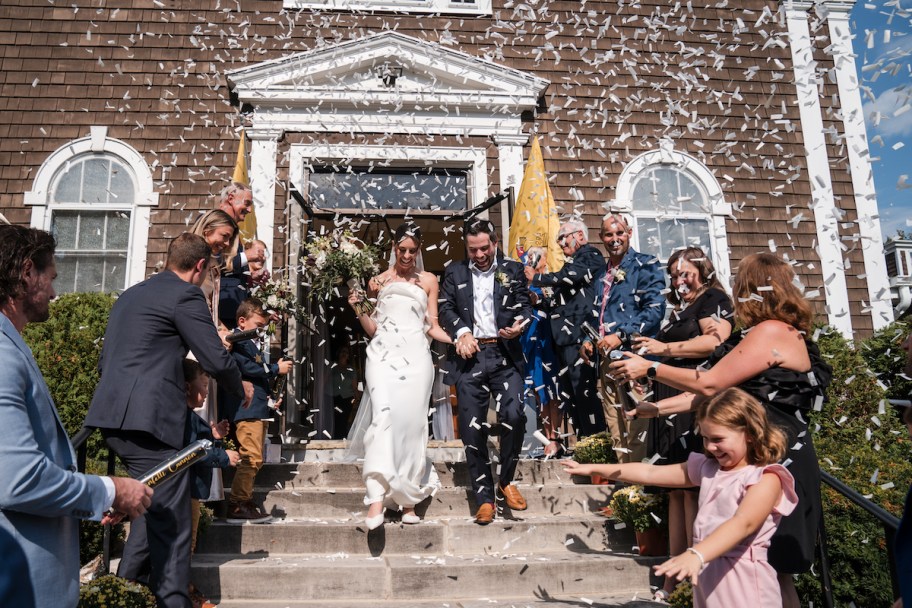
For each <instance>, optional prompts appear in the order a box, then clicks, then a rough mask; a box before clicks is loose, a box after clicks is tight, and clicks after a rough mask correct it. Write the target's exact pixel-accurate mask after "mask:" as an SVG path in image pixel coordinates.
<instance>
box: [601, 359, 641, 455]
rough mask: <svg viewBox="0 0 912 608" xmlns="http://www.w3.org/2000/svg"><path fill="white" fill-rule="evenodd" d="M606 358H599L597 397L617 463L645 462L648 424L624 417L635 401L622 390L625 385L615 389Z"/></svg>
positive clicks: (615, 385) (608, 361) (616, 386)
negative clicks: (625, 410)
mask: <svg viewBox="0 0 912 608" xmlns="http://www.w3.org/2000/svg"><path fill="white" fill-rule="evenodd" d="M610 363H611V361H610V360H609V359H608V357H602V358H601V364H600V369H599V372H600V373H599V376H600V379H601V382H600V383H599V384H600V387H599V397H600V398H601V400H602V409H603V410H604V412H605V422H606V423H607V424H608V432H610V433H611V442H612V443H613V444H614V452H615V454H617V459H618V462H642V461H644V460H645V459H646V431H647V429H648V428H649V420H646V419H637V420H631V419H629V418H627V417H626V416H625V415H624V409H625V408H632V407H633V404H634V403H635V401H634V399H633V398H632V397H631V396H630V395H629V394H628V393H627V391H626V390H625V389H626V388H627V385H626V384H622V385H620V386H618V385H617V384H616V383H615V382H614V381H613V380H612V379H611V378H610V377H609V376H608V372H609V371H610V369H609V368H608V365H609V364H610Z"/></svg>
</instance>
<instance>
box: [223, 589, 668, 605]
mask: <svg viewBox="0 0 912 608" xmlns="http://www.w3.org/2000/svg"><path fill="white" fill-rule="evenodd" d="M651 595H652V592H651V591H650V592H645V593H634V594H632V595H631V594H627V595H611V596H599V597H592V596H589V597H586V596H582V595H576V596H567V595H563V596H561V597H553V596H544V597H537V598H534V599H530V598H497V599H494V598H480V599H477V600H457V601H449V600H448V601H440V600H436V601H429V602H420V601H415V602H410V601H406V602H403V601H402V600H388V601H378V600H361V601H358V600H350V601H341V602H334V601H331V602H327V601H325V600H315V601H296V602H288V601H285V600H281V601H263V600H249V601H247V600H227V601H222V602H220V603H219V608H317V607H319V608H656V607H657V606H667V604H663V603H659V602H653V601H652V600H650V599H646V598H649V597H651Z"/></svg>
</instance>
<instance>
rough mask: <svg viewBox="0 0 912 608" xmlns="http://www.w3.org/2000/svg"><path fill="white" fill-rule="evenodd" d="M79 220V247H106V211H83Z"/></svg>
mask: <svg viewBox="0 0 912 608" xmlns="http://www.w3.org/2000/svg"><path fill="white" fill-rule="evenodd" d="M80 215H81V221H80V222H79V239H78V241H77V247H78V248H79V249H104V224H105V215H106V214H105V213H82V214H80Z"/></svg>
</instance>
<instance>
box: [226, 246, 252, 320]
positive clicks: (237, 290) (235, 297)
mask: <svg viewBox="0 0 912 608" xmlns="http://www.w3.org/2000/svg"><path fill="white" fill-rule="evenodd" d="M243 251H244V247H243V245H241V243H240V240H238V247H237V251H236V252H235V254H234V258H233V259H232V260H231V262H232V266H231V268H232V269H231V271H230V272H229V271H227V270H222V278H221V281H219V321H221V322H222V324H223V325H224V326H225V327H228V328H229V329H233V328H235V327H237V318H236V317H237V309H238V306H240V305H241V302H243V301H244V300H246V299H247V298H248V296H249V294H248V293H247V276H248V271H247V270H246V266H245V265H243V264H241V252H243Z"/></svg>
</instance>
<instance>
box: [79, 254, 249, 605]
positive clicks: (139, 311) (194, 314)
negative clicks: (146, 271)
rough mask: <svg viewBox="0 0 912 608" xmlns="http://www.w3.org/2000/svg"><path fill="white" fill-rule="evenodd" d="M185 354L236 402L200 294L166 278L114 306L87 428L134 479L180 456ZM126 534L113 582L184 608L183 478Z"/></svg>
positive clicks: (224, 354) (236, 375)
mask: <svg viewBox="0 0 912 608" xmlns="http://www.w3.org/2000/svg"><path fill="white" fill-rule="evenodd" d="M190 350H192V351H193V354H194V355H195V356H196V358H197V360H198V361H199V363H200V365H201V366H202V367H203V369H204V370H206V372H208V373H209V375H211V376H213V377H214V378H215V379H216V380H217V381H218V383H219V384H220V385H221V386H223V387H224V388H225V389H226V390H228V391H229V392H233V393H235V394H237V395H242V394H243V391H244V389H243V386H242V384H241V374H240V371H239V370H238V368H237V365H235V363H234V360H233V359H232V358H231V356H230V355H229V354H228V351H226V350H225V347H224V346H222V341H221V339H220V338H219V336H218V332H217V331H216V329H215V325H213V323H212V316H211V314H210V312H209V307H208V306H207V305H206V300H205V298H204V296H203V291H202V290H201V289H200V288H199V287H197V286H196V285H192V284H190V283H188V282H186V281H184V280H183V279H181V278H180V277H179V276H177V275H176V274H175V273H173V272H171V271H170V270H165V271H162V272H160V273H158V274H156V275H154V276H152V277H150V278H149V279H147V280H145V281H143V282H142V283H139V284H137V285H134V286H133V287H131V288H129V289H127V290H126V291H125V292H124V293H123V294H122V295H121V296H120V297H119V298H118V299H117V301H116V302H115V303H114V307H113V308H112V309H111V316H110V317H109V319H108V327H107V330H106V331H105V341H104V347H103V348H102V351H101V359H100V361H99V364H98V366H99V369H100V371H101V381H100V382H99V384H98V387H97V388H96V389H95V395H94V397H93V398H92V404H91V406H90V407H89V413H88V416H87V417H86V422H85V424H86V426H91V427H96V428H100V429H101V430H102V435H103V436H104V437H105V440H106V441H107V443H108V445H109V446H110V447H111V449H113V450H114V451H115V452H116V453H117V455H118V456H120V458H121V460H123V462H124V463H125V464H126V466H127V470H128V471H129V473H130V475H131V476H132V477H139V476H141V475H142V474H143V473H145V472H146V471H148V470H150V469H152V468H153V467H154V466H156V465H157V464H158V463H160V462H161V461H163V460H165V459H167V458H170V457H171V456H173V455H174V454H175V452H176V451H177V450H179V449H180V448H182V447H184V431H185V427H186V424H187V416H188V414H189V410H188V409H187V389H186V383H185V381H184V371H183V363H182V362H183V360H184V357H186V356H187V353H188V351H190ZM134 526H135V527H134ZM131 528H133V529H134V532H131V534H130V537H129V538H127V544H126V547H125V548H124V555H123V559H122V560H121V562H120V566H119V568H118V575H119V576H122V577H124V578H128V579H133V580H144V579H145V578H146V576H147V575H148V582H149V586H150V587H151V588H152V591H153V592H154V593H155V597H156V599H157V601H158V605H159V606H160V607H166V608H186V607H187V606H189V605H190V599H189V597H188V595H187V587H188V585H189V582H190V580H189V579H190V476H189V475H187V474H184V473H181V474H179V475H177V476H175V477H174V478H173V479H170V480H169V481H168V482H167V483H164V484H161V485H160V486H158V487H156V488H155V493H154V494H153V495H152V505H151V506H150V507H149V510H148V511H147V512H146V514H145V515H144V516H143V517H141V518H138V519H137V520H134V522H133V525H132V526H131ZM135 530H145V534H143V533H142V532H139V533H136V532H135ZM147 557H148V558H150V559H148V560H147V559H146V558H147ZM150 567H151V570H149V568H150Z"/></svg>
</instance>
